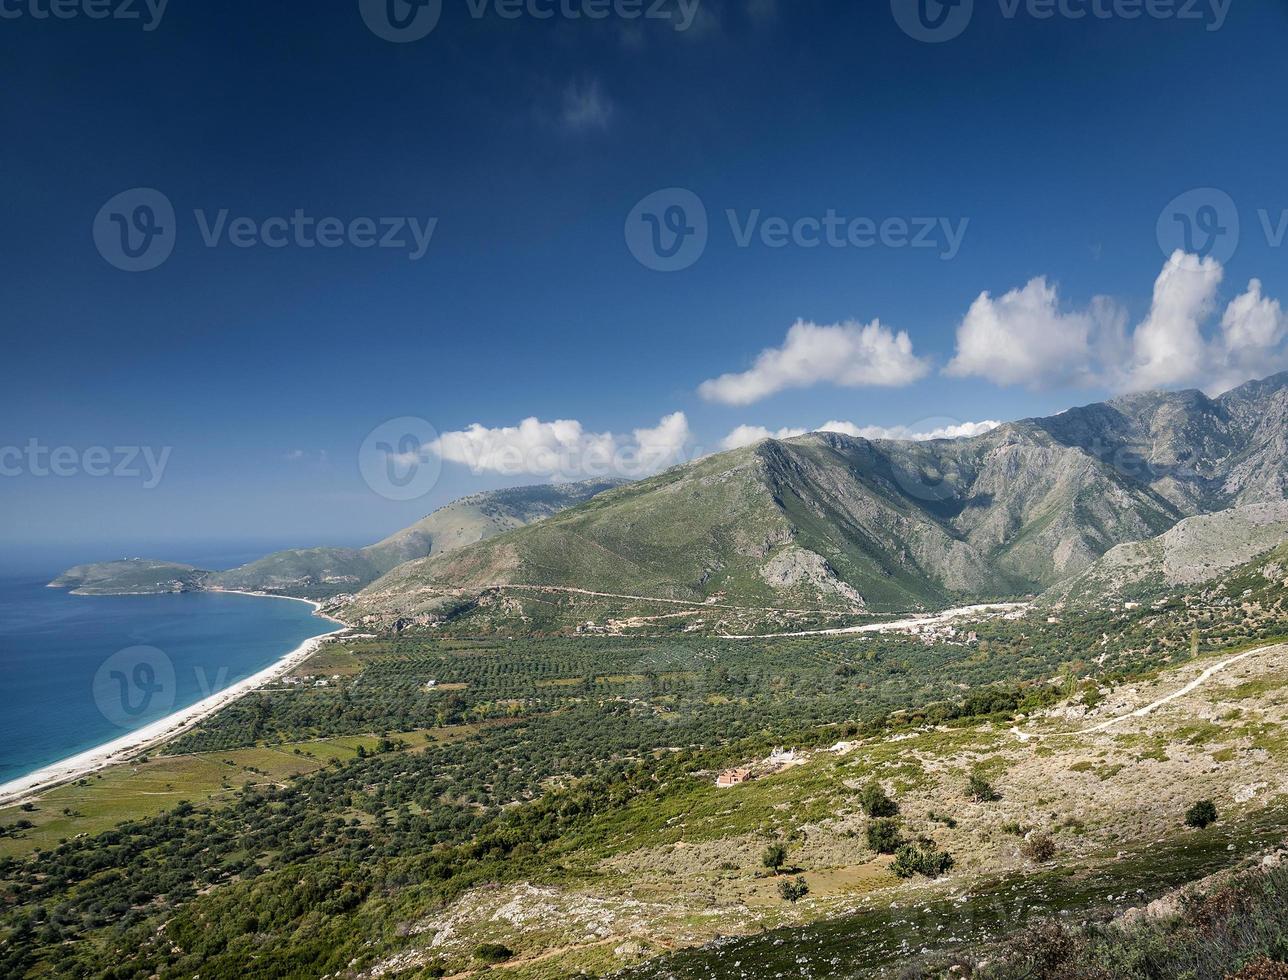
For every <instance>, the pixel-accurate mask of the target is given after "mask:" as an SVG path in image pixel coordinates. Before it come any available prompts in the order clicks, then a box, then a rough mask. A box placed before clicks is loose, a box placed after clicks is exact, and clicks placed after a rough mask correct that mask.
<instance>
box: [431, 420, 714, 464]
mask: <svg viewBox="0 0 1288 980" xmlns="http://www.w3.org/2000/svg"><path fill="white" fill-rule="evenodd" d="M690 438H691V437H690V432H689V423H688V419H687V418H686V417H685V415H684V413H683V412H676V413H674V414H672V415H668V416H666V417H665V418H664V419H662V420H661V421H660V422H659V423H658V425H657V426H656V427H654V428H651V429H636V430H635V431H634V432H633V433H632V434H631V435H630V436H629V437H627V436H618V435H614V434H613V433H611V432H588V431H586V429H585V427H584V426H583V425H582V424H581V423H580V422H578V421H576V420H574V419H559V420H556V421H554V422H542V421H541V420H540V419H537V418H528V419H524V420H523V421H522V422H520V423H519V424H518V425H516V426H504V427H499V428H488V427H487V426H483V425H480V424H478V423H477V422H476V423H475V424H474V425H471V426H470V427H469V428H468V429H463V430H461V431H459V432H445V433H443V434H442V435H441V436H439V438H438V439H436V440H434V442H432V443H431V444H430V445H429V449H430V451H432V452H434V453H437V454H438V455H439V456H441V457H442V458H443V459H444V460H446V461H448V462H452V463H460V464H462V465H464V466H468V467H469V468H470V470H471V471H472V472H474V473H476V474H482V473H499V474H501V475H503V476H529V475H530V476H544V477H548V478H551V479H569V480H571V479H589V478H592V477H597V476H626V477H632V478H639V477H644V476H648V475H651V474H653V473H656V472H658V471H659V470H663V469H666V468H667V467H668V466H673V465H675V464H676V463H678V462H680V461H681V459H682V456H683V453H684V449H685V447H686V445H687V444H688V443H689V441H690Z"/></svg>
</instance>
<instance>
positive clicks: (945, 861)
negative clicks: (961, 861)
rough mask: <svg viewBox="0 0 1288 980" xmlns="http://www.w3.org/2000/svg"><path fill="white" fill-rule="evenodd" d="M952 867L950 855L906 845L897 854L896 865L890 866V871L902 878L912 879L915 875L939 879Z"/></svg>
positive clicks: (928, 848)
mask: <svg viewBox="0 0 1288 980" xmlns="http://www.w3.org/2000/svg"><path fill="white" fill-rule="evenodd" d="M952 866H953V859H952V855H950V854H946V853H945V852H943V851H937V850H935V849H934V848H933V847H927V846H924V845H922V846H918V845H914V844H904V845H903V846H902V847H900V848H899V850H898V851H897V852H896V853H895V857H894V864H893V865H891V866H890V870H891V871H893V872H894V873H895V874H897V875H898V876H899V877H900V878H911V877H912V876H913V875H925V876H926V877H927V878H938V877H939V876H940V875H942V874H945V873H946V872H947V871H948V870H949V869H950V868H951V867H952Z"/></svg>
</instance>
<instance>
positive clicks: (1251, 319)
mask: <svg viewBox="0 0 1288 980" xmlns="http://www.w3.org/2000/svg"><path fill="white" fill-rule="evenodd" d="M1223 275H1224V270H1223V269H1222V267H1221V264H1220V262H1218V261H1217V260H1216V259H1212V258H1206V259H1200V258H1199V257H1198V256H1195V255H1187V254H1186V253H1184V252H1180V251H1178V252H1176V253H1174V254H1173V255H1172V256H1171V257H1170V258H1169V259H1168V260H1167V263H1166V264H1165V265H1164V266H1163V270H1162V272H1161V273H1159V276H1158V278H1157V280H1156V281H1155V283H1154V294H1153V301H1152V303H1151V305H1150V310H1149V313H1148V315H1147V316H1146V317H1145V319H1144V320H1143V321H1141V322H1140V323H1139V324H1138V325H1137V326H1136V327H1135V329H1134V330H1131V331H1130V332H1129V331H1128V330H1127V329H1126V325H1127V314H1126V312H1125V310H1124V309H1123V308H1122V307H1121V306H1120V305H1119V304H1117V303H1116V302H1114V301H1113V300H1111V299H1107V298H1105V297H1097V298H1096V299H1094V300H1093V301H1092V302H1091V304H1090V305H1089V306H1088V307H1087V308H1086V309H1084V310H1064V309H1061V305H1060V299H1059V295H1058V291H1057V290H1056V288H1055V287H1054V286H1052V285H1050V284H1048V282H1047V280H1046V279H1044V278H1037V279H1033V280H1031V281H1030V282H1029V283H1028V285H1026V286H1025V287H1024V288H1022V289H1017V290H1012V291H1011V292H1009V293H1007V294H1006V295H1004V296H1002V297H1001V298H1000V299H994V298H993V297H992V296H991V295H989V294H988V293H982V294H980V296H979V298H978V299H976V300H975V302H974V303H973V304H972V305H971V308H970V310H969V311H968V312H967V314H966V316H965V318H963V320H962V322H961V324H960V325H959V326H958V328H957V352H956V356H955V357H954V358H953V359H952V361H951V362H950V363H949V364H948V366H947V367H946V368H945V369H944V371H945V373H946V374H949V375H953V376H957V377H980V378H985V379H987V380H989V381H992V382H994V383H995V384H1000V385H1014V384H1023V385H1026V386H1028V387H1030V388H1046V387H1052V386H1059V385H1069V384H1072V385H1080V386H1103V387H1107V388H1110V389H1113V390H1116V391H1140V390H1144V389H1148V388H1162V387H1172V386H1178V385H1198V386H1200V387H1202V388H1204V389H1205V390H1207V391H1209V392H1211V393H1217V392H1220V391H1225V390H1227V389H1229V388H1232V387H1234V386H1235V385H1238V384H1241V383H1243V382H1244V381H1247V380H1249V379H1251V378H1255V377H1264V376H1265V375H1267V374H1269V373H1273V372H1274V371H1277V370H1280V369H1282V368H1283V367H1284V366H1286V365H1288V350H1286V349H1285V347H1286V346H1288V344H1286V342H1288V321H1285V317H1284V313H1283V310H1282V309H1281V308H1280V305H1279V303H1278V302H1276V301H1275V300H1272V299H1267V298H1265V297H1263V296H1262V295H1261V283H1260V282H1259V281H1257V280H1255V279H1254V280H1252V282H1251V283H1250V284H1249V286H1248V290H1247V291H1246V292H1245V293H1244V294H1243V295H1241V296H1239V297H1238V298H1236V299H1235V300H1234V301H1233V302H1231V303H1230V305H1229V306H1228V307H1227V308H1226V310H1225V313H1224V315H1223V317H1222V319H1221V323H1220V329H1219V331H1214V330H1211V329H1209V330H1208V332H1207V333H1206V334H1205V332H1204V330H1205V326H1207V325H1208V324H1209V321H1210V320H1211V319H1212V317H1213V314H1214V313H1215V312H1216V310H1217V308H1218V307H1217V291H1218V289H1219V288H1220V285H1221V281H1222V277H1223Z"/></svg>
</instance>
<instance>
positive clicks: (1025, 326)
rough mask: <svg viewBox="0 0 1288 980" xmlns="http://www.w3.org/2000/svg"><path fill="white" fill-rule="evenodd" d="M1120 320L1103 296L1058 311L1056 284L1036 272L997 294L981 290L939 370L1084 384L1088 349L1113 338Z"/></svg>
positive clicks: (997, 379) (999, 380) (1089, 373)
mask: <svg viewBox="0 0 1288 980" xmlns="http://www.w3.org/2000/svg"><path fill="white" fill-rule="evenodd" d="M1125 322H1126V316H1125V314H1124V313H1123V312H1122V311H1121V310H1119V309H1118V308H1117V307H1116V306H1115V305H1114V304H1113V303H1112V302H1111V301H1110V300H1107V299H1104V298H1098V299H1096V300H1094V301H1093V302H1092V304H1091V306H1090V307H1088V308H1087V309H1086V310H1073V311H1065V310H1062V309H1061V308H1060V299H1059V295H1058V293H1057V290H1056V287H1055V286H1053V285H1051V284H1050V283H1048V282H1047V280H1046V279H1045V278H1042V277H1039V278H1037V279H1033V280H1030V281H1029V283H1028V285H1026V286H1025V287H1024V288H1023V289H1013V290H1011V291H1010V292H1009V293H1007V294H1005V295H1004V296H1001V297H999V298H997V299H994V298H993V297H992V296H991V295H990V294H989V293H981V294H980V295H979V298H978V299H976V300H975V302H974V303H972V304H971V308H970V310H969V311H968V312H967V313H966V317H965V319H963V320H962V322H961V325H960V326H959V327H958V328H957V354H956V356H955V357H954V358H953V359H952V360H951V361H950V362H949V364H948V366H947V367H946V368H945V369H944V371H945V373H946V374H949V375H952V376H955V377H970V376H979V377H984V378H988V379H989V380H990V381H992V382H994V383H996V384H1002V385H1013V384H1025V385H1028V386H1030V387H1038V386H1040V385H1045V384H1052V383H1057V384H1058V383H1064V384H1068V383H1073V384H1085V383H1087V382H1090V381H1092V380H1093V379H1094V369H1093V364H1094V361H1095V356H1094V352H1095V351H1096V349H1097V348H1098V347H1099V346H1101V345H1104V344H1105V343H1106V342H1117V341H1118V338H1120V337H1121V335H1122V331H1123V326H1124V323H1125Z"/></svg>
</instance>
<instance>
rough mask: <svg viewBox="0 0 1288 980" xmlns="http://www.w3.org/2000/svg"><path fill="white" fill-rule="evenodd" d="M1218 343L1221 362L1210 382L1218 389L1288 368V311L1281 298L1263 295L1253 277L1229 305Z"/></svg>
mask: <svg viewBox="0 0 1288 980" xmlns="http://www.w3.org/2000/svg"><path fill="white" fill-rule="evenodd" d="M1216 346H1217V348H1218V350H1219V353H1220V365H1219V367H1218V368H1217V370H1216V376H1215V378H1214V379H1213V381H1212V383H1211V388H1212V390H1213V391H1215V392H1222V391H1228V390H1229V389H1231V388H1233V387H1235V386H1236V385H1240V384H1242V383H1243V382H1244V381H1247V380H1248V379H1249V378H1257V377H1264V376H1265V375H1266V374H1268V373H1274V372H1276V371H1282V370H1284V369H1285V368H1288V315H1285V314H1284V311H1283V308H1282V307H1281V306H1280V305H1279V301H1278V300H1275V299H1270V298H1268V297H1264V296H1262V295H1261V280H1259V279H1253V280H1252V281H1251V282H1250V283H1248V289H1247V291H1246V292H1244V293H1243V294H1242V295H1241V296H1238V297H1237V298H1235V300H1234V301H1233V302H1231V303H1230V305H1229V306H1227V307H1226V309H1225V314H1224V315H1223V316H1222V317H1221V334H1220V338H1219V340H1218V342H1217V344H1216Z"/></svg>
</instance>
